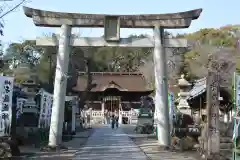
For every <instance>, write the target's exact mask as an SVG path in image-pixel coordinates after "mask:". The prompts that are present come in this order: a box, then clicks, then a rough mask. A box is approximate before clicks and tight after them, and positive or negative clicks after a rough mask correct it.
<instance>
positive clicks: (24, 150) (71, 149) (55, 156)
mask: <svg viewBox="0 0 240 160" xmlns="http://www.w3.org/2000/svg"><path fill="white" fill-rule="evenodd" d="M93 132H94V129H89V130H86V131H84V132H77V133H76V135H75V136H74V138H73V139H72V140H70V141H68V142H64V143H63V145H64V146H65V147H67V148H68V149H65V150H61V151H58V152H41V151H40V149H39V148H34V147H31V146H20V151H21V154H22V156H21V157H16V158H14V160H25V159H26V160H31V159H34V160H35V159H36V160H41V159H44V160H45V159H51V160H68V159H69V158H71V157H73V155H74V154H75V153H76V152H77V151H78V150H79V149H80V147H81V146H83V145H84V144H85V143H86V142H87V140H88V138H89V137H90V136H91V134H92V133H93Z"/></svg>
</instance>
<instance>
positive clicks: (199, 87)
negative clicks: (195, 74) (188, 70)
mask: <svg viewBox="0 0 240 160" xmlns="http://www.w3.org/2000/svg"><path fill="white" fill-rule="evenodd" d="M206 84H207V78H206V77H204V78H201V79H199V80H196V81H195V83H194V85H193V88H192V89H191V90H190V96H189V97H188V100H191V99H193V98H195V97H197V96H199V95H201V94H202V93H204V92H205V91H206V88H207V87H206Z"/></svg>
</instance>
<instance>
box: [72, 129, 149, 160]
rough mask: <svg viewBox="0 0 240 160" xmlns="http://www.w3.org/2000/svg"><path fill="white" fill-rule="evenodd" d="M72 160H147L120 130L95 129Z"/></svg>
mask: <svg viewBox="0 0 240 160" xmlns="http://www.w3.org/2000/svg"><path fill="white" fill-rule="evenodd" d="M72 159H73V160H77V159H81V160H84V159H89V160H119V159H124V160H133V159H138V160H147V159H148V158H147V156H146V155H145V154H144V152H142V151H141V149H140V148H139V147H138V146H136V145H135V144H134V142H133V141H132V140H131V139H130V138H129V137H128V136H127V134H125V133H123V131H122V129H121V128H118V129H114V130H112V129H111V128H109V127H101V128H97V129H96V131H95V133H93V134H92V136H91V137H90V138H89V139H88V141H87V143H86V145H85V146H84V147H83V148H82V149H81V150H79V151H78V152H77V153H76V155H75V156H74V158H72Z"/></svg>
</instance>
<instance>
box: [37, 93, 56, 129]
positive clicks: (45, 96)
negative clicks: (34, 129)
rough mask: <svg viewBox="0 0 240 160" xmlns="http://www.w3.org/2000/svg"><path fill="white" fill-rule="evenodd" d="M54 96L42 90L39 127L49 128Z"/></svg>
mask: <svg viewBox="0 0 240 160" xmlns="http://www.w3.org/2000/svg"><path fill="white" fill-rule="evenodd" d="M52 104H53V96H52V94H50V93H48V92H46V91H42V95H41V107H40V115H39V123H38V127H39V128H48V127H49V126H50V121H51V112H52Z"/></svg>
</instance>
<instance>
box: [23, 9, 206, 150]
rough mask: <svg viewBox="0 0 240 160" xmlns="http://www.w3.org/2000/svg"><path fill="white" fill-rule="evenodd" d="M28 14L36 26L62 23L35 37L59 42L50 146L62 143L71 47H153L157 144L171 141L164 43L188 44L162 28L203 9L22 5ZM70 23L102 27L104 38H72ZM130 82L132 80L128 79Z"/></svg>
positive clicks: (179, 24) (180, 24) (185, 23)
mask: <svg viewBox="0 0 240 160" xmlns="http://www.w3.org/2000/svg"><path fill="white" fill-rule="evenodd" d="M23 9H24V13H25V15H26V16H27V17H30V18H32V19H33V22H34V24H35V25H36V26H43V27H61V33H60V36H59V37H51V38H40V39H37V42H36V43H37V45H40V46H59V49H58V54H57V67H56V74H55V83H54V97H53V107H52V113H53V114H52V117H51V125H50V134H49V144H48V145H49V146H51V147H56V146H58V145H61V142H62V141H61V139H62V138H61V137H62V124H63V117H64V114H63V112H64V97H65V94H66V83H67V81H66V80H67V79H66V75H67V71H68V63H69V50H70V46H71V47H83V46H84V47H86V46H89V47H102V46H111V47H113V46H116V47H153V48H154V53H153V54H154V56H153V57H154V66H155V69H154V71H155V84H156V105H155V106H156V113H157V120H158V122H157V127H158V141H159V144H160V145H163V146H169V145H170V128H169V125H170V123H169V109H168V80H167V62H166V55H165V47H187V41H186V40H184V39H168V38H164V29H165V28H167V29H175V28H188V27H189V26H190V24H191V22H192V20H195V19H198V17H199V16H200V14H201V12H202V9H196V10H191V11H187V12H179V13H171V14H152V15H104V14H80V13H61V12H51V11H44V10H38V9H33V8H28V7H24V8H23ZM72 27H104V37H103V38H88V37H87V38H84V37H81V38H74V37H72V36H71V28H72ZM120 28H152V29H153V32H154V37H153V38H120ZM129 83H131V82H129Z"/></svg>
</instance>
